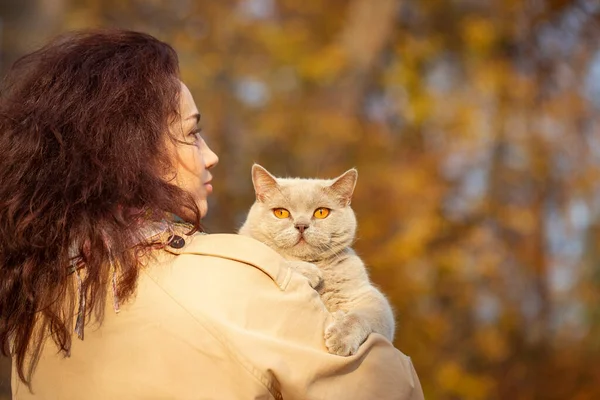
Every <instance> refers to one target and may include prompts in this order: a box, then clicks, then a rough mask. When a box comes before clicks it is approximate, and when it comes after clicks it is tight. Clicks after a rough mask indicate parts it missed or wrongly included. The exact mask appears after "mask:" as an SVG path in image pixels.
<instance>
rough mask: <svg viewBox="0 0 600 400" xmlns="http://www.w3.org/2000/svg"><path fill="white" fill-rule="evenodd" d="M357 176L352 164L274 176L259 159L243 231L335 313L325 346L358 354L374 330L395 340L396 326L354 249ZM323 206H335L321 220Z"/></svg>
mask: <svg viewBox="0 0 600 400" xmlns="http://www.w3.org/2000/svg"><path fill="white" fill-rule="evenodd" d="M357 177H358V173H357V171H356V170H355V169H351V170H349V171H347V172H346V173H344V174H343V175H341V176H339V177H338V178H336V179H331V180H320V179H299V178H285V179H283V178H275V177H274V176H272V175H271V174H270V173H269V172H268V171H267V170H266V169H264V168H263V167H261V166H259V165H257V164H255V165H254V166H253V167H252V182H253V184H254V189H255V192H256V202H255V203H254V204H253V205H252V207H251V209H250V212H249V214H248V217H247V219H246V222H245V223H244V225H243V226H242V228H241V229H240V232H239V233H240V234H243V235H248V236H251V237H253V238H255V239H258V240H260V241H261V242H263V243H265V244H267V245H268V246H270V247H272V248H273V249H275V250H276V251H277V252H279V253H280V254H281V255H283V256H284V257H285V258H286V259H287V260H289V263H290V266H291V267H292V268H294V269H295V270H296V271H298V272H300V273H301V274H303V275H305V276H306V277H307V278H308V280H309V283H310V285H311V286H312V287H313V288H315V289H316V290H317V291H318V292H319V294H320V295H321V298H322V299H323V302H324V303H325V306H326V307H327V309H328V310H329V312H330V313H331V314H332V320H331V322H330V323H329V325H328V326H327V327H326V329H325V334H324V336H325V345H326V346H327V348H328V349H329V351H330V352H331V353H334V354H338V355H351V354H354V353H356V351H357V350H358V347H359V346H360V344H361V343H362V342H363V341H364V340H365V339H366V338H367V336H368V335H369V334H370V333H371V332H377V333H380V334H382V335H384V336H385V337H387V338H388V339H389V340H393V338H394V329H395V324H394V315H393V312H392V309H391V307H390V305H389V303H388V301H387V299H386V298H385V297H384V296H383V294H382V293H381V292H380V291H379V290H377V288H375V287H374V286H373V285H372V284H371V282H370V280H369V277H368V275H367V271H366V269H365V265H364V264H363V262H362V260H361V259H360V258H359V257H358V256H357V255H356V253H355V252H354V251H353V250H352V249H351V248H350V246H351V245H352V243H353V242H354V236H355V233H356V217H355V215H354V212H353V211H352V209H351V208H350V200H351V197H352V193H353V192H354V187H355V185H356V179H357ZM321 207H325V208H328V209H330V210H331V211H330V213H329V215H328V216H327V217H326V218H324V219H316V218H315V217H314V216H313V213H314V212H315V210H316V209H318V208H321ZM277 208H284V209H286V210H288V211H289V213H290V215H289V217H288V218H283V219H279V218H277V217H276V216H275V215H274V213H273V210H274V209H277ZM301 229H303V232H301ZM301 239H303V240H302V241H301Z"/></svg>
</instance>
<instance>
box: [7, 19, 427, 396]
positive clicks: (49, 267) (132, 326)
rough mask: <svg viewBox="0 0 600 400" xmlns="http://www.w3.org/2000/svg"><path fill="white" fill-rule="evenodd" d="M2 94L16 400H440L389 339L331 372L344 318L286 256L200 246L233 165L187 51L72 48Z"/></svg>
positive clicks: (99, 37) (68, 42) (37, 64)
mask: <svg viewBox="0 0 600 400" xmlns="http://www.w3.org/2000/svg"><path fill="white" fill-rule="evenodd" d="M0 93H1V98H0V148H1V149H2V157H0V318H1V320H0V340H1V342H2V350H3V352H4V354H9V353H10V354H11V355H12V357H13V388H12V390H13V398H15V399H28V398H58V399H82V398H85V399H116V398H119V399H120V398H123V399H125V398H126V399H138V398H139V399H141V398H144V399H146V398H157V399H166V398H177V399H184V398H215V399H237V398H239V399H249V398H257V399H258V398H260V399H281V398H285V399H363V398H364V399H375V398H377V399H385V398H394V399H419V398H422V392H421V388H420V385H419V381H418V378H417V376H416V374H415V372H414V369H413V368H412V364H411V362H410V359H408V358H407V357H406V356H404V355H403V354H402V353H400V352H399V351H397V350H396V349H394V348H393V346H392V345H391V344H390V343H389V342H387V341H386V340H385V339H384V338H383V337H381V336H378V335H371V337H369V339H368V340H367V341H366V342H365V343H364V344H363V345H362V346H361V349H360V351H359V353H358V354H356V355H355V356H352V357H347V358H345V357H338V356H334V355H331V354H328V353H327V352H326V350H325V347H324V343H323V329H324V326H325V324H326V323H327V319H328V317H329V316H328V313H327V311H326V310H325V308H324V306H323V304H322V303H321V301H320V298H319V296H318V294H317V293H316V292H315V291H314V290H312V289H311V288H310V286H309V285H308V283H307V281H306V279H305V278H304V277H302V276H300V275H297V274H293V273H292V272H291V271H290V270H289V269H288V268H286V266H285V263H283V262H282V259H281V258H280V256H278V255H277V254H276V253H275V252H274V251H272V250H271V249H269V248H268V247H266V246H264V245H262V244H261V243H259V242H256V241H254V240H252V239H250V238H246V237H240V236H237V235H204V234H201V233H200V232H201V230H202V229H201V226H200V220H201V218H202V217H203V216H204V215H205V214H206V212H207V203H206V197H207V195H209V194H210V193H211V191H212V186H211V184H210V182H211V174H210V172H209V171H210V169H211V168H212V167H213V166H215V165H216V164H217V161H218V158H217V156H216V155H215V154H214V153H213V152H212V151H211V150H210V149H209V148H208V146H207V145H206V143H205V142H204V140H203V139H202V137H201V136H200V131H199V129H198V127H197V125H198V122H199V120H200V116H199V114H198V110H197V108H196V105H195V104H194V101H193V98H192V96H191V94H190V92H189V90H188V89H187V88H186V86H185V85H184V84H182V83H181V82H180V81H179V79H178V64H177V56H176V54H175V52H174V50H173V49H172V48H171V47H170V46H168V45H166V44H164V43H162V42H160V41H158V40H156V39H155V38H153V37H151V36H149V35H146V34H142V33H136V32H129V31H117V30H112V31H93V32H84V33H76V34H71V35H67V36H64V37H62V38H60V39H57V40H55V41H53V42H51V43H50V44H48V45H47V46H45V47H44V48H42V49H40V50H38V51H36V52H34V53H32V54H29V55H27V56H25V57H24V58H22V59H21V60H19V61H18V62H17V63H16V64H15V65H14V67H13V68H12V70H11V71H10V72H9V73H8V76H7V77H6V79H5V83H4V87H3V88H2V90H1V92H0ZM176 220H179V221H185V223H181V222H176ZM74 335H75V336H76V337H75V338H73V336H74ZM77 337H79V339H77ZM80 339H81V340H80Z"/></svg>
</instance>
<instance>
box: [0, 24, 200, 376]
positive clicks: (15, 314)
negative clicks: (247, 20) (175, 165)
mask: <svg viewBox="0 0 600 400" xmlns="http://www.w3.org/2000/svg"><path fill="white" fill-rule="evenodd" d="M178 68H179V67H178V60H177V55H176V53H175V51H174V50H173V48H171V47H170V46H169V45H167V44H165V43H163V42H161V41H159V40H157V39H155V38H154V37H152V36H150V35H147V34H143V33H138V32H131V31H123V30H103V31H85V32H78V33H72V34H68V35H65V36H62V37H59V38H57V39H55V40H54V41H52V42H50V43H49V44H48V45H46V46H45V47H43V48H41V49H40V50H37V51H35V52H33V53H31V54H28V55H26V56H24V57H23V58H21V59H20V60H18V61H17V62H16V63H15V64H14V65H13V67H12V68H11V70H10V71H9V72H8V74H7V76H6V77H5V79H4V81H3V84H2V87H1V89H0V149H1V155H0V341H1V343H2V352H3V353H4V354H5V355H7V354H9V353H10V354H12V356H13V357H14V358H15V362H16V366H17V371H18V374H19V378H20V379H21V380H22V381H23V382H25V383H29V382H30V380H31V374H32V372H33V370H34V368H35V364H36V360H37V359H38V357H39V355H40V351H41V346H42V344H43V340H42V339H43V338H45V337H47V336H48V334H50V335H51V337H52V338H53V340H54V342H55V343H56V344H57V346H58V348H59V349H60V350H61V351H62V352H64V353H65V354H68V352H69V349H70V347H71V338H72V332H73V316H74V315H75V313H76V303H77V295H78V294H77V291H76V290H75V287H76V286H75V283H74V282H75V281H74V276H75V274H73V273H70V271H69V270H70V266H71V265H72V258H73V257H76V258H79V260H80V261H81V263H82V264H83V265H84V266H85V273H84V274H82V277H83V285H82V293H83V294H84V295H85V296H86V299H87V310H88V313H91V314H92V316H93V317H94V319H95V320H97V321H101V320H102V315H103V311H104V307H105V302H106V297H107V291H108V289H109V287H110V285H109V282H110V279H111V278H110V277H111V271H110V263H109V262H108V261H109V253H110V254H112V255H113V257H114V261H115V262H114V265H115V266H116V267H115V268H117V269H118V271H117V272H118V274H117V276H118V284H117V293H118V296H119V298H120V299H126V298H127V297H128V296H130V295H131V294H132V293H133V292H134V290H135V284H136V281H137V277H138V271H139V259H138V255H139V252H138V251H134V250H136V249H137V250H139V249H140V246H143V245H142V244H140V243H141V242H140V237H138V236H139V235H138V231H139V227H140V221H141V220H143V221H148V220H159V219H161V218H164V216H165V215H166V214H167V213H175V214H179V213H180V212H182V211H183V210H185V212H183V214H186V215H190V214H191V215H194V216H195V217H194V221H192V222H193V224H194V226H195V228H196V229H199V227H200V212H199V210H198V207H197V206H196V205H195V203H194V201H193V199H192V197H191V196H190V195H189V194H188V193H186V192H184V191H182V190H180V189H178V188H177V187H176V186H174V185H172V184H170V183H169V182H167V181H166V180H165V178H164V177H165V176H166V175H168V173H167V171H169V170H170V169H171V168H172V166H171V163H170V157H169V151H168V147H167V146H165V144H166V142H168V140H166V139H167V138H169V137H170V135H169V134H168V132H169V130H168V127H169V124H170V123H171V122H172V121H174V118H176V117H177V114H178V106H179V94H180V90H181V86H180V81H179V79H178V76H179V71H178ZM180 215H181V214H180Z"/></svg>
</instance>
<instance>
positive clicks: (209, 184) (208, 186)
mask: <svg viewBox="0 0 600 400" xmlns="http://www.w3.org/2000/svg"><path fill="white" fill-rule="evenodd" d="M204 187H205V188H206V193H208V194H210V193H212V192H213V186H212V185H211V183H210V182H206V183H205V184H204Z"/></svg>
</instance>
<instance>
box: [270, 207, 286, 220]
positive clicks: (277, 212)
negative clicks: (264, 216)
mask: <svg viewBox="0 0 600 400" xmlns="http://www.w3.org/2000/svg"><path fill="white" fill-rule="evenodd" d="M273 214H274V215H275V216H276V217H277V218H279V219H284V218H288V217H289V216H290V212H289V211H288V210H286V209H285V208H276V209H274V210H273Z"/></svg>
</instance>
